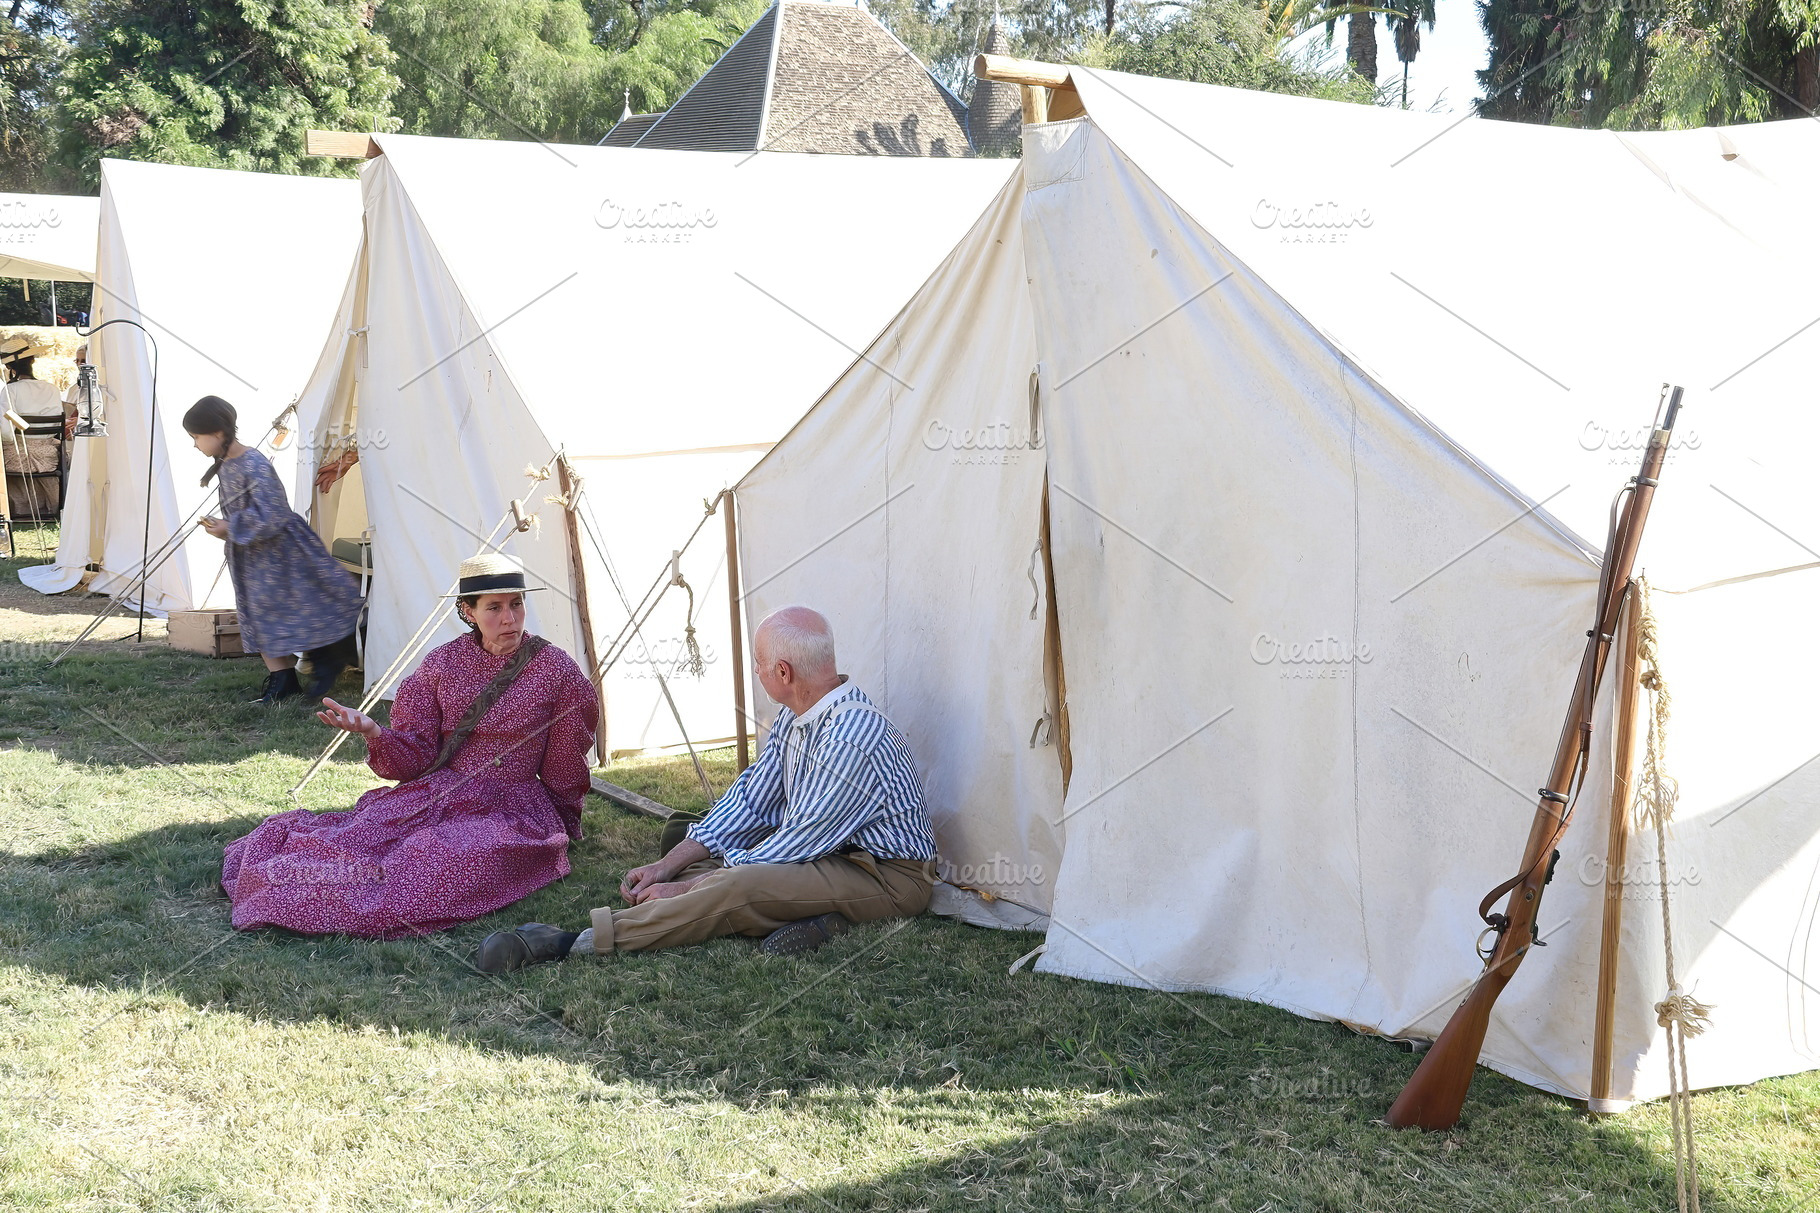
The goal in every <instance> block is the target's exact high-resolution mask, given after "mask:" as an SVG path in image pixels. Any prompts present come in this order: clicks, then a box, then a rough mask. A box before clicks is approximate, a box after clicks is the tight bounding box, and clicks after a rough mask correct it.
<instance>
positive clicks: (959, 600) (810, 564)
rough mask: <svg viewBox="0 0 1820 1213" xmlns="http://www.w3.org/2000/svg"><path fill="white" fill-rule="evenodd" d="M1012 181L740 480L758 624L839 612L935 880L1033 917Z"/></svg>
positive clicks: (842, 651)
mask: <svg viewBox="0 0 1820 1213" xmlns="http://www.w3.org/2000/svg"><path fill="white" fill-rule="evenodd" d="M1021 195H1022V190H1021V189H1020V188H1019V187H1018V182H1017V181H1016V180H1014V181H1013V182H1012V183H1011V184H1010V185H1008V186H1006V188H1005V189H1004V191H1003V192H1002V193H1001V194H1000V195H999V196H998V198H997V199H996V200H995V201H994V202H993V204H992V206H991V207H990V208H989V209H988V210H987V211H986V213H985V214H984V215H983V216H982V217H981V218H980V219H979V221H978V222H977V223H976V224H975V225H974V227H973V229H972V231H970V232H969V233H968V234H967V236H966V239H965V240H963V241H962V242H961V243H960V245H959V246H958V247H957V248H956V249H955V250H954V251H953V252H952V254H951V255H950V256H949V257H948V258H947V260H946V261H944V262H943V263H942V265H941V267H940V268H939V269H938V270H937V271H936V272H935V274H934V275H933V276H932V277H931V279H930V281H929V284H928V285H927V286H926V287H924V289H923V290H922V291H920V292H919V293H918V294H917V295H916V296H915V297H914V298H913V299H912V300H911V301H910V303H909V304H908V306H906V307H905V308H904V310H903V311H902V312H901V313H900V314H899V315H898V316H897V318H896V319H895V320H893V321H892V323H891V325H890V326H889V327H888V328H887V329H886V330H885V332H884V333H883V334H882V335H881V336H880V338H879V339H878V340H877V341H876V342H874V343H873V344H872V345H871V346H869V347H868V348H867V349H866V351H865V353H864V354H863V355H862V356H861V357H860V359H859V360H858V361H856V362H855V363H854V364H853V366H852V367H851V368H850V369H849V371H848V373H847V374H846V375H844V376H843V377H842V378H841V379H840V380H839V382H837V383H836V384H835V386H834V387H833V388H831V389H830V390H829V392H828V394H827V395H826V396H824V397H823V398H822V400H821V401H820V402H818V403H817V405H816V407H815V408H814V409H813V410H811V411H810V412H809V414H808V415H807V416H806V417H804V418H803V420H802V421H801V422H800V423H799V424H798V425H797V426H796V428H795V429H794V430H792V432H791V433H790V436H789V437H788V439H787V440H786V441H784V442H783V443H781V444H780V445H779V447H778V448H777V449H776V450H774V451H773V452H772V453H771V454H770V455H769V456H767V457H766V458H765V459H764V460H763V461H762V462H761V463H760V464H759V465H758V466H757V467H756V468H754V469H753V470H752V471H751V472H750V473H749V474H748V475H747V476H746V478H745V479H744V480H743V481H741V483H740V486H739V490H738V492H739V502H740V508H741V511H742V515H743V517H745V519H746V520H747V521H746V523H745V525H743V526H742V528H741V545H742V551H741V565H742V568H743V570H744V577H745V582H744V589H745V611H746V618H747V621H748V626H749V627H751V626H755V625H756V624H757V622H758V621H759V620H760V619H761V618H763V616H764V615H765V614H766V613H768V612H769V611H772V610H775V609H777V608H778V607H780V606H784V605H787V604H789V603H795V602H801V603H805V604H808V605H810V606H813V607H815V608H816V609H818V610H820V611H822V612H823V613H824V614H825V615H827V616H828V618H829V619H830V621H831V622H832V623H833V625H834V629H835V648H836V652H837V654H838V656H839V658H840V662H841V670H842V672H843V673H847V674H849V675H850V676H852V677H853V678H854V679H855V680H856V681H857V682H858V683H859V685H860V686H861V687H862V688H864V689H865V691H866V692H867V694H869V695H870V696H871V697H872V698H873V700H874V701H875V702H877V703H878V704H879V706H880V707H881V708H883V709H884V711H885V712H886V713H887V714H888V715H890V716H891V717H892V719H893V720H895V721H896V722H897V723H898V725H899V727H900V728H902V729H903V730H904V733H905V735H906V737H907V738H908V740H909V742H910V748H911V751H912V752H913V753H914V754H915V755H916V758H917V765H918V770H919V771H920V772H921V774H922V776H923V779H924V790H925V792H926V793H927V796H928V801H929V806H930V812H931V815H932V817H933V819H934V822H935V826H936V835H937V844H938V849H939V853H940V859H941V875H942V877H943V879H944V880H945V881H947V882H949V883H950V884H953V885H956V886H960V887H962V888H967V889H978V890H983V891H985V892H987V893H989V894H992V895H994V896H996V897H1000V898H1003V899H1005V900H1006V901H1007V902H1010V903H1014V904H1016V905H1019V906H1022V907H1024V908H1025V909H1026V910H1027V911H1028V910H1034V911H1037V912H1039V913H1040V912H1044V911H1046V910H1047V909H1048V907H1049V901H1050V897H1051V895H1052V891H1053V883H1054V879H1055V872H1056V865H1057V863H1058V861H1059V860H1060V857H1061V831H1060V830H1059V828H1058V827H1057V824H1056V819H1057V817H1058V815H1059V810H1060V806H1061V760H1060V754H1059V735H1058V730H1057V727H1056V724H1055V722H1054V721H1053V720H1050V719H1046V712H1047V710H1048V709H1047V705H1046V702H1045V692H1044V683H1043V662H1044V619H1045V617H1046V607H1047V600H1046V590H1045V588H1044V584H1043V583H1044V577H1043V572H1042V567H1041V556H1040V553H1039V552H1038V551H1037V543H1038V539H1039V528H1040V523H1041V516H1040V515H1041V487H1042V478H1043V463H1044V459H1043V442H1044V438H1043V433H1044V428H1043V425H1042V420H1041V418H1040V417H1038V416H1034V415H1033V407H1032V396H1031V377H1032V374H1033V372H1034V371H1035V370H1036V350H1035V346H1034V342H1033V341H1032V330H1031V322H1030V305H1029V298H1028V293H1027V287H1026V285H1025V281H1024V277H1025V273H1024V259H1023V255H1022V241H1021V239H1020V238H1019V226H1020V219H1019V212H1020V209H1021V205H1022V197H1021ZM1039 407H1040V405H1039ZM837 469H838V471H837ZM775 710H776V709H775V708H774V707H773V706H772V705H769V704H766V705H764V707H763V709H762V716H763V718H764V720H765V721H766V722H767V723H768V722H769V720H770V719H771V718H772V717H773V716H774V715H775ZM956 904H958V905H963V906H964V905H965V899H956ZM1028 920H1029V918H1028V914H1026V915H1025V916H1024V917H1023V918H1020V919H1018V921H1019V922H1020V924H1022V923H1023V922H1026V921H1028Z"/></svg>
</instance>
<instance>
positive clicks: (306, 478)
mask: <svg viewBox="0 0 1820 1213" xmlns="http://www.w3.org/2000/svg"><path fill="white" fill-rule="evenodd" d="M374 143H375V144H376V148H377V150H378V151H379V152H380V153H381V154H379V155H377V156H376V158H373V159H371V160H369V161H368V162H367V164H366V165H365V167H364V168H363V170H362V184H363V190H364V196H365V216H366V217H365V225H366V230H365V242H364V245H363V248H362V252H361V254H360V257H359V258H358V261H357V264H356V268H355V272H354V274H353V276H352V278H351V279H350V281H349V283H348V286H347V289H346V292H345V294H344V296H343V303H342V316H341V320H340V322H339V323H338V325H337V328H336V333H335V336H334V337H333V338H332V339H331V341H330V344H329V346H328V348H327V349H326V350H324V352H323V356H322V359H321V361H320V363H319V365H318V367H317V370H316V374H315V377H314V379H313V380H312V386H311V388H310V390H309V391H308V392H306V394H305V399H304V403H303V405H302V406H301V408H302V411H303V413H304V422H305V430H306V433H307V434H309V435H310V440H309V441H307V442H306V443H305V444H304V447H303V453H304V457H305V459H306V461H309V460H311V459H312V457H314V459H315V460H317V461H322V462H326V461H328V460H331V459H336V460H338V459H340V458H341V457H342V454H343V453H344V452H345V450H346V449H347V448H350V447H351V448H353V449H355V450H357V451H358V455H359V462H358V464H356V465H355V468H356V470H355V472H354V473H352V474H351V475H350V476H349V477H348V478H347V479H345V480H343V481H341V482H339V483H337V484H336V485H335V486H334V487H333V488H332V489H331V490H330V491H329V492H328V493H326V494H323V493H318V492H317V491H316V490H315V488H314V486H313V485H312V484H311V483H310V480H311V477H310V475H309V474H308V472H309V470H310V469H309V468H308V467H306V469H305V474H303V475H300V476H299V480H298V484H299V488H298V501H297V504H298V507H299V509H300V510H305V511H308V512H310V514H311V516H312V517H313V518H314V519H315V521H316V524H317V527H318V530H319V531H320V532H321V533H322V534H323V535H324V537H325V538H327V539H329V540H331V541H334V540H341V541H343V546H344V550H345V549H346V545H347V544H348V543H351V542H357V541H358V540H360V539H361V537H362V536H363V535H364V536H367V537H368V538H369V539H370V551H371V561H372V564H373V566H374V580H373V593H372V597H371V607H370V617H369V623H368V630H367V662H366V665H367V670H368V677H369V681H370V682H383V681H384V679H383V672H384V671H385V670H387V668H388V667H390V666H391V665H392V664H393V663H394V662H395V661H396V659H397V658H398V657H399V656H400V654H401V653H404V654H408V653H409V652H410V651H411V647H410V641H411V638H412V637H413V636H414V635H415V634H416V633H417V631H418V629H419V626H420V625H421V624H422V623H423V621H424V620H425V619H426V618H427V617H428V616H429V615H430V614H431V613H432V611H433V610H434V609H435V608H436V607H437V605H438V599H437V596H438V595H439V594H441V593H443V591H444V590H445V589H446V588H447V587H448V585H449V583H450V582H451V580H452V578H453V575H454V570H455V568H456V566H457V564H458V563H459V562H460V561H461V559H462V558H464V557H466V556H468V555H471V554H472V553H473V552H474V551H475V549H476V548H477V547H479V546H480V545H481V544H482V542H483V541H484V540H485V539H487V538H488V537H489V536H492V535H494V534H495V528H496V526H497V525H498V523H499V520H500V519H501V518H502V517H504V516H505V514H506V511H507V509H508V507H509V506H510V504H511V502H512V501H513V500H514V499H518V500H520V501H522V502H523V503H524V508H525V510H526V511H527V512H530V513H536V514H538V522H537V525H536V526H535V527H534V529H532V530H529V531H526V532H524V533H514V534H513V535H511V537H510V544H509V546H508V547H507V549H506V550H508V551H512V552H514V553H515V554H517V555H519V556H520V557H521V558H523V559H524V560H525V562H526V565H527V568H528V569H529V571H530V572H531V573H532V575H533V576H534V577H535V578H536V579H537V580H538V581H539V582H540V583H541V584H544V585H547V586H550V587H553V588H554V589H555V590H556V591H557V593H553V594H550V595H545V596H543V600H542V601H535V599H536V598H537V597H538V596H535V595H534V596H533V598H534V601H533V602H532V611H533V616H532V622H531V626H532V627H533V628H535V629H536V630H537V631H538V632H540V633H541V634H542V635H545V636H547V637H549V638H550V639H552V640H554V641H556V642H558V643H561V644H564V645H565V646H567V647H569V648H570V650H571V651H572V652H574V653H575V654H576V656H577V657H578V658H580V657H582V656H583V654H584V650H585V647H586V646H585V645H584V644H582V643H580V642H579V637H578V636H577V634H576V629H577V627H578V626H579V621H578V618H577V616H578V614H579V612H578V606H579V605H580V604H579V601H578V599H579V597H580V596H579V594H578V586H577V576H576V575H577V573H578V572H579V573H580V575H581V578H582V579H585V581H586V588H587V603H588V605H589V607H590V616H591V619H590V623H591V626H592V627H593V629H594V632H595V634H596V635H595V640H596V643H597V646H598V651H599V652H600V653H601V654H602V655H604V654H605V653H606V652H607V650H608V646H609V642H610V641H611V640H612V639H613V638H614V636H615V635H616V634H618V633H619V632H620V630H621V628H622V626H623V624H624V622H625V619H626V609H625V603H624V602H623V601H622V600H621V598H620V597H619V595H618V593H617V592H616V590H615V588H614V579H615V577H616V578H617V580H618V582H619V584H620V585H622V586H623V587H624V589H625V591H626V598H627V599H629V600H632V601H634V602H636V600H638V599H639V597H640V596H641V595H642V594H643V593H644V592H645V590H646V589H647V587H648V586H650V585H651V584H652V583H653V581H654V580H656V579H657V578H658V577H659V575H660V574H661V573H662V572H663V570H665V569H666V567H667V565H668V562H669V561H670V557H671V553H672V552H673V551H674V550H677V549H682V548H684V545H685V543H686V542H687V541H688V539H689V537H690V535H691V533H692V532H694V531H695V530H696V528H697V526H698V525H700V524H702V523H703V521H704V517H705V514H704V508H703V502H704V499H710V500H711V499H713V498H715V497H716V495H717V494H718V492H719V490H720V489H721V488H723V487H724V486H726V485H730V484H732V483H733V482H734V481H735V480H737V479H738V478H739V476H740V475H742V474H743V473H744V472H745V471H746V470H747V469H748V468H750V467H751V465H752V463H753V462H754V461H755V460H756V459H757V458H758V457H759V456H760V455H761V454H763V452H764V451H765V450H766V449H768V447H769V445H770V444H771V443H773V442H775V441H776V440H777V439H778V438H780V437H782V435H783V434H784V432H785V431H786V430H787V429H788V428H789V427H790V425H791V423H792V422H793V421H795V420H796V419H797V418H798V417H799V416H800V415H801V414H802V412H803V410H804V408H806V407H807V405H808V404H809V403H811V402H812V401H813V400H814V399H815V397H816V396H817V394H818V393H819V392H821V391H822V390H823V389H824V388H825V387H826V386H827V384H828V383H829V382H830V381H831V380H832V379H833V378H834V377H835V376H836V375H837V374H839V373H840V371H841V369H842V368H843V367H845V366H846V365H847V364H848V363H849V362H850V361H851V360H852V358H853V356H854V353H855V352H856V351H857V350H859V349H861V348H863V347H864V346H865V345H866V344H868V343H869V342H871V341H872V340H873V339H874V338H875V337H876V336H877V334H878V333H879V331H880V330H881V329H882V328H883V327H884V326H885V324H886V323H887V322H889V321H890V319H891V317H892V315H893V314H894V313H895V312H896V310H897V309H898V308H899V307H901V306H902V304H903V301H904V300H905V299H906V298H908V297H909V296H910V295H911V294H912V293H913V292H914V291H915V290H916V289H917V287H918V286H919V285H920V284H921V283H922V282H923V281H924V280H925V279H926V278H927V277H928V276H929V274H930V272H931V271H932V270H933V268H934V267H935V265H936V264H937V263H938V262H939V261H940V260H941V258H942V257H943V256H944V255H945V254H946V253H947V251H948V250H949V249H951V248H952V247H953V245H954V243H955V241H956V240H957V239H958V238H959V237H960V235H961V233H962V232H964V231H965V230H966V227H967V225H968V224H969V223H970V222H972V220H973V218H974V216H976V215H977V214H978V213H979V212H980V210H981V208H983V207H984V206H985V205H986V203H987V201H988V200H989V199H990V198H991V196H992V195H993V194H994V193H995V192H996V191H997V190H998V189H999V188H1000V187H1001V186H1002V185H1003V183H1004V181H1005V179H1006V176H1007V175H1008V173H1009V172H1010V169H1011V165H1010V164H1009V163H1008V162H1005V161H998V162H992V161H961V160H947V161H944V160H936V159H915V158H876V159H874V158H865V157H845V156H842V157H832V156H829V157H822V156H809V155H792V154H779V153H756V154H748V155H739V154H732V153H710V152H689V151H648V150H643V149H626V148H586V147H584V148H577V147H552V146H548V145H543V144H536V143H509V142H491V141H488V142H470V141H461V140H443V139H428V138H413V137H405V136H393V135H380V136H376V137H375V139H374ZM558 449H561V450H562V451H564V452H565V453H566V455H567V456H568V458H569V459H570V460H571V462H572V463H573V464H574V466H575V470H576V471H577V472H578V473H579V475H580V476H581V477H582V480H583V484H584V489H585V492H584V495H583V501H584V503H585V508H582V509H580V510H578V511H577V514H579V515H580V516H581V521H582V524H583V526H582V528H581V534H580V536H579V538H578V539H575V540H571V538H570V537H569V535H568V534H567V523H568V521H569V520H568V519H567V518H565V517H564V511H563V510H562V509H561V508H560V507H559V506H558V507H554V508H553V507H552V506H551V504H550V503H549V502H548V500H547V499H548V498H549V497H550V496H553V495H555V494H556V492H557V488H558V484H557V482H556V481H550V482H548V483H542V484H529V485H528V484H527V481H526V479H525V476H524V470H525V468H526V467H527V465H537V466H542V465H544V464H546V463H548V462H549V461H550V459H551V457H552V455H553V453H554V452H555V451H557V450H558ZM806 491H808V492H813V491H815V490H814V489H813V488H812V487H810V488H807V489H806ZM597 545H598V546H597ZM576 549H579V552H577V550H576ZM725 552H726V543H725V540H724V529H723V527H722V522H721V519H720V518H718V517H717V518H714V519H712V520H711V521H709V522H708V523H707V525H706V526H705V527H703V529H702V532H701V537H700V538H698V540H697V542H696V543H695V544H694V545H692V546H690V547H688V549H687V551H686V553H685V555H684V558H683V560H682V561H681V562H680V568H681V572H682V573H683V576H684V578H685V579H686V581H687V583H688V585H689V588H690V591H691V592H692V595H693V596H692V599H691V597H690V596H689V595H688V594H686V593H685V592H684V591H682V590H680V589H677V590H672V591H670V592H668V593H666V594H665V596H664V597H663V598H662V599H661V600H660V601H659V604H658V609H657V611H656V613H655V614H653V615H651V616H650V618H649V620H648V622H646V623H645V624H644V625H643V626H642V628H641V630H640V638H641V640H640V641H638V642H635V643H633V644H632V646H631V647H630V649H629V651H628V652H627V655H626V657H625V659H624V660H622V661H620V662H619V663H618V664H616V665H615V666H614V667H613V670H612V672H611V674H610V676H609V678H608V680H607V686H606V689H605V693H606V699H607V708H608V716H607V721H606V731H607V737H608V744H609V746H610V747H611V748H612V749H614V750H640V749H648V748H653V747H659V746H664V745H668V744H674V743H675V742H677V741H679V740H681V739H682V736H683V735H682V733H681V731H680V730H679V729H678V728H677V725H676V723H675V720H674V718H673V717H672V715H671V713H670V710H669V708H668V707H667V705H666V704H665V701H664V699H663V696H662V695H661V694H660V690H659V686H658V680H657V679H656V678H655V677H654V676H653V675H654V674H655V673H656V672H662V673H663V674H665V675H666V677H667V679H668V683H669V688H670V691H671V693H672V694H673V695H674V697H675V699H676V701H677V705H678V708H679V710H680V712H681V714H682V716H683V718H684V720H685V721H687V722H688V733H689V735H690V736H691V737H692V738H693V739H694V740H697V741H701V740H710V739H718V738H725V737H729V736H731V735H732V734H733V732H734V729H735V719H734V712H733V706H732V705H733V691H732V688H733V677H734V671H733V670H732V668H731V667H732V661H731V654H730V648H731V631H730V629H731V624H730V622H729V617H728V608H727V602H728V598H727V585H726V581H725V576H726V569H725ZM578 557H579V566H578V565H577V559H578ZM609 561H610V562H611V566H612V567H611V570H610V573H611V575H609V569H608V567H607V562H609ZM691 604H692V606H691ZM455 626H456V625H455V624H454V623H453V622H450V623H449V624H447V625H446V627H445V628H444V630H442V631H440V632H439V633H437V635H436V637H435V639H437V640H438V641H440V640H442V639H447V638H448V637H449V636H451V635H453V634H454V633H453V630H452V629H453V628H455ZM689 626H693V627H694V628H695V629H696V639H697V642H698V644H699V645H700V647H701V650H702V655H703V657H704V660H705V664H706V672H705V674H704V675H703V676H701V677H691V676H690V675H689V674H688V673H687V672H686V671H683V670H682V669H681V668H680V657H681V654H682V651H683V650H682V642H683V639H684V636H685V629H686V628H687V627H689ZM742 673H743V671H742ZM369 689H373V690H381V691H388V692H389V690H390V689H391V688H390V687H389V686H383V685H382V686H376V687H370V688H369Z"/></svg>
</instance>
